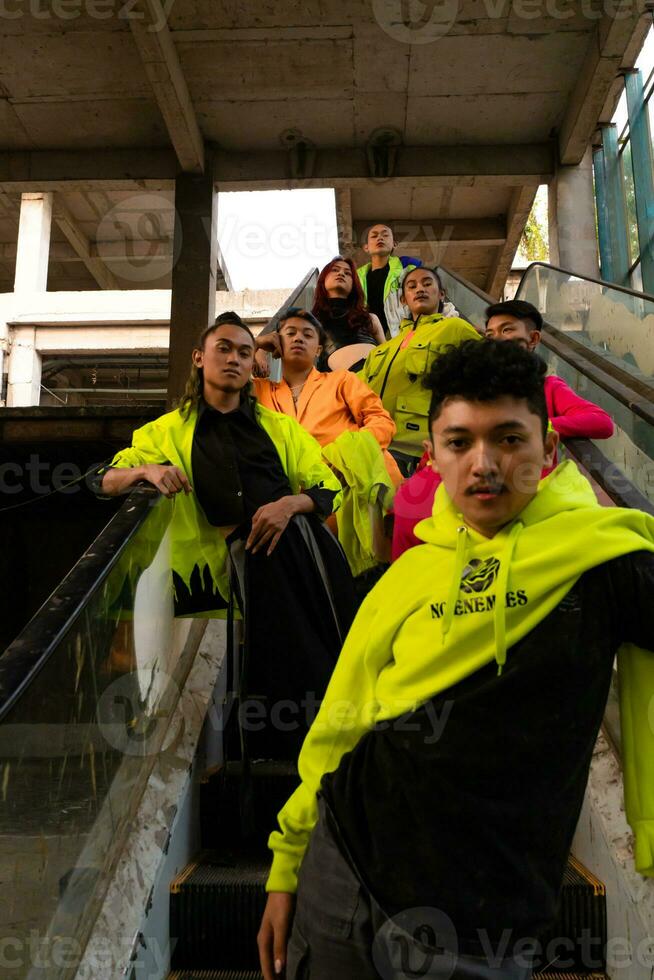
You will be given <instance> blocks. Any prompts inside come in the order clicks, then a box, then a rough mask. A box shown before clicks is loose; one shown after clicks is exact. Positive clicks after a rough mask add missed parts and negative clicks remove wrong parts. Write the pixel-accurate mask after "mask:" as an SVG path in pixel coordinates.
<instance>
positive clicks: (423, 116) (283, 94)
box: [0, 0, 648, 291]
mask: <svg viewBox="0 0 654 980" xmlns="http://www.w3.org/2000/svg"><path fill="white" fill-rule="evenodd" d="M34 6H35V5H34V4H24V5H18V7H17V8H16V9H17V11H18V15H17V16H7V17H4V18H2V20H1V21H0V35H3V37H2V46H3V61H2V65H1V66H0V92H2V97H1V98H0V132H1V133H2V144H1V149H0V290H2V289H7V288H10V284H11V281H12V274H13V262H14V257H13V255H12V253H11V249H9V250H8V251H7V252H5V249H4V247H3V246H5V245H6V246H11V245H12V244H14V243H15V233H16V228H15V224H16V211H15V208H16V195H17V194H18V193H20V191H25V190H35V191H54V192H56V193H57V194H60V195H62V200H63V203H64V205H65V206H66V207H67V208H68V210H69V212H70V214H71V215H72V218H73V219H74V221H75V222H76V223H77V224H78V226H79V229H80V232H81V233H82V234H83V236H85V238H86V240H87V241H88V243H89V249H90V253H91V254H90V259H91V271H89V262H88V258H89V257H88V256H87V261H86V262H85V261H84V255H82V256H81V257H80V255H79V250H78V259H77V260H75V259H73V260H72V261H71V255H70V250H69V248H68V245H69V239H67V237H66V236H65V235H64V234H62V233H61V231H60V230H59V229H58V230H57V231H56V233H55V235H54V236H53V244H54V245H56V246H66V248H65V249H64V250H63V252H60V254H61V255H62V258H61V260H59V259H57V258H56V254H55V253H53V257H52V262H51V265H50V286H51V288H94V287H96V286H97V283H96V279H97V277H98V275H99V276H100V279H104V275H103V272H102V270H101V269H100V268H99V266H98V265H97V262H96V258H97V256H96V255H95V254H94V252H93V250H94V248H95V247H97V248H98V252H99V253H100V255H99V257H100V258H101V259H102V248H101V245H102V243H103V242H108V243H109V244H110V243H111V241H112V237H119V238H120V236H121V232H120V230H119V229H120V227H123V226H124V221H123V226H121V225H120V221H121V220H123V219H121V218H119V219H118V225H116V223H115V222H114V221H113V219H114V218H116V208H117V207H118V208H119V209H120V208H121V207H122V204H123V202H124V195H125V194H128V195H131V196H132V197H133V199H134V200H133V201H132V204H131V205H130V207H131V210H132V212H133V215H138V216H140V217H142V216H143V215H151V216H154V217H153V219H152V220H151V221H146V222H143V221H140V222H139V221H137V220H134V221H133V222H132V223H131V225H130V221H127V224H128V226H129V234H128V235H127V236H126V237H125V241H129V242H132V243H134V247H135V248H140V247H142V245H143V242H148V241H151V242H153V243H154V244H153V246H152V247H153V251H156V252H157V253H158V255H159V258H158V259H157V262H158V265H157V266H156V268H155V267H154V264H153V269H152V271H153V275H152V277H151V278H150V279H149V280H148V282H147V283H142V284H141V285H138V284H137V283H135V282H133V281H130V279H129V275H127V273H128V269H126V265H129V263H126V261H125V259H121V258H118V259H116V257H115V256H114V257H113V258H112V256H111V254H107V256H106V263H107V266H108V268H109V270H110V272H111V274H112V275H113V276H115V277H116V279H117V281H118V282H119V283H120V285H124V286H125V287H126V288H144V287H145V288H149V287H155V288H156V287H159V288H161V287H167V286H169V285H170V274H171V256H170V246H169V245H168V247H167V246H166V241H168V242H170V241H171V240H172V237H171V236H172V225H171V223H170V222H171V215H172V183H173V181H174V179H175V176H176V172H177V169H178V168H181V169H183V170H187V171H196V172H199V171H201V170H202V168H203V167H204V162H205V154H206V149H207V146H208V145H209V144H212V143H213V144H214V145H215V146H216V147H218V148H219V155H222V162H221V167H220V168H219V175H218V181H219V186H220V187H221V188H222V189H227V188H231V189H237V188H240V189H243V190H245V189H248V188H253V187H259V188H263V187H292V186H305V187H306V186H334V187H337V188H339V189H342V190H348V189H351V191H352V196H351V202H350V207H349V208H348V207H345V208H343V207H339V215H340V217H341V220H342V221H345V222H346V224H345V225H344V226H343V228H342V229H341V243H346V242H347V241H349V240H350V239H349V237H348V228H349V224H348V222H350V221H354V222H358V221H361V222H364V223H366V222H368V223H369V222H371V221H373V220H380V219H381V220H386V219H387V218H396V219H399V218H401V219H413V218H416V219H418V220H419V221H420V220H422V219H426V218H428V219H429V220H430V222H431V221H433V220H436V219H437V220H439V221H440V220H442V221H445V222H457V221H460V220H463V219H465V218H471V219H477V220H481V219H493V220H494V219H500V220H501V221H503V222H504V225H505V227H506V232H507V237H506V242H504V243H503V244H500V245H498V244H495V243H494V242H493V240H488V241H485V243H484V244H480V245H479V246H476V247H475V248H474V249H465V248H462V247H460V246H459V245H458V244H456V243H455V242H454V241H453V243H452V244H448V243H447V241H446V243H445V245H444V246H443V244H442V240H441V239H439V240H438V241H439V243H440V244H439V248H440V251H441V252H442V261H443V262H445V263H446V264H447V265H449V266H450V267H452V268H453V269H454V270H455V271H458V272H460V273H462V274H463V275H464V276H465V277H466V278H468V279H470V280H471V281H473V282H475V283H477V284H478V285H480V286H482V287H488V286H489V284H490V285H492V286H493V287H494V291H495V286H496V284H497V283H498V282H499V279H501V276H502V275H503V273H504V271H505V270H506V269H508V266H509V265H510V259H511V255H510V254H509V253H510V252H511V247H512V242H513V241H514V240H517V238H519V234H520V231H521V227H520V222H521V221H522V220H523V209H522V208H520V207H515V202H516V199H517V196H519V195H522V194H523V193H524V192H525V191H526V189H527V188H528V187H532V186H533V187H535V185H536V184H537V183H539V182H542V181H549V180H550V179H551V178H552V177H553V175H554V173H555V164H556V163H557V162H558V161H560V162H562V163H564V164H576V163H579V161H581V160H582V158H583V155H584V153H585V151H586V148H587V146H588V144H589V142H590V141H591V139H592V137H593V133H594V130H595V128H596V126H597V124H598V122H601V121H606V120H608V119H609V118H610V116H611V112H612V108H613V106H614V105H615V102H616V100H617V98H618V96H619V93H620V86H621V85H622V81H621V78H620V72H621V70H622V69H624V68H628V67H631V66H632V65H633V63H634V60H635V57H636V55H637V52H638V47H639V44H640V42H641V41H642V38H643V36H644V32H645V30H646V29H647V26H648V20H647V16H646V15H645V11H644V3H643V2H634V3H630V4H613V3H607V2H605V0H586V2H585V3H583V4H580V3H577V2H573V0H557V2H556V3H551V2H549V0H460V2H454V3H451V4H434V5H430V4H428V5H420V4H412V5H408V4H401V3H400V2H399V0H354V2H352V3H349V4H343V3H340V2H337V0H306V2H299V0H292V2H288V3H284V4H279V3H274V2H273V0H264V2H257V3H237V2H236V0H219V2H217V0H176V2H175V3H173V4H170V3H164V2H162V0H149V2H148V3H147V4H145V3H143V2H142V0H138V2H136V3H135V4H127V3H123V2H122V0H116V2H115V3H114V4H104V3H103V4H94V3H93V2H92V0H80V2H79V4H78V5H77V6H76V5H75V3H74V2H73V4H72V5H71V4H70V3H67V4H66V5H65V8H66V10H65V15H62V14H58V13H57V10H58V8H57V5H55V4H49V3H48V4H45V3H44V4H41V5H40V6H39V5H36V6H38V11H37V14H38V16H37V15H35V14H34V13H33V10H34ZM61 6H62V7H63V6H64V5H61ZM96 8H97V9H96ZM404 8H409V17H414V18H416V19H415V20H414V21H411V20H409V21H407V22H404V21H403V16H402V11H403V9H404ZM12 9H13V8H12ZM98 11H99V12H98ZM421 11H422V12H423V13H425V11H426V13H425V16H424V18H423V20H421V19H420V17H421ZM405 12H406V11H405ZM166 14H167V22H166ZM143 15H147V16H146V17H144V16H143ZM151 26H154V28H155V30H154V31H153V32H149V31H148V28H149V27H151ZM376 140H378V141H380V142H381V144H388V143H389V142H390V143H391V144H393V145H394V146H395V148H394V149H393V150H392V151H386V150H384V149H383V148H382V149H381V151H380V150H379V148H378V149H374V147H373V144H375V141H376ZM503 148H504V150H505V151H507V152H503ZM539 148H540V149H539ZM548 148H549V149H550V150H551V151H552V152H551V153H550V159H549V161H548V162H547V164H546V165H544V164H541V165H539V166H534V158H535V157H537V156H538V155H539V154H540V155H541V156H542V155H543V151H544V150H545V154H544V155H545V156H546V155H547V152H546V151H547V149H548ZM525 151H527V152H526V153H525ZM526 157H531V158H532V160H531V163H528V161H527V159H526ZM527 164H528V165H527ZM454 188H456V189H457V191H459V193H457V194H456V195H455V196H454V197H452V198H448V193H449V192H450V191H451V190H452V189H454ZM489 188H492V192H493V193H494V194H495V200H494V201H489V195H488V190H489ZM418 190H419V191H420V193H419V194H418V195H417V196H418V198H419V202H416V204H415V207H414V205H413V203H412V202H409V203H408V204H407V203H406V201H405V203H404V204H403V206H402V208H401V210H397V207H398V205H397V204H396V203H395V201H394V198H395V197H397V198H398V199H399V197H400V196H402V195H403V194H406V193H408V194H409V196H410V195H412V194H413V192H414V191H416V192H417V191H418ZM444 192H445V193H444ZM152 193H154V194H157V195H159V196H160V198H161V200H160V201H159V202H158V204H157V203H155V202H152V201H149V202H146V201H145V200H144V199H143V198H144V197H145V196H147V195H148V194H152ZM389 198H391V202H390V203H389ZM107 218H109V220H108V221H107V220H105V219H107ZM105 226H107V227H105ZM112 229H113V230H112ZM123 233H124V227H123ZM74 238H75V241H80V240H81V241H82V245H83V243H84V239H80V238H79V236H74ZM424 246H425V242H424V240H423V241H422V242H421V241H420V239H417V240H416V243H415V245H413V243H412V242H411V241H408V242H407V251H409V252H414V253H415V254H419V255H422V252H423V249H424ZM341 247H344V245H343V244H342V246H341ZM73 250H74V249H73ZM111 250H112V249H111V246H110V248H109V250H108V251H109V253H110V252H111ZM427 250H428V249H427ZM83 251H84V248H82V252H83ZM432 251H433V250H432ZM424 257H425V258H427V257H428V256H427V255H425V256H424ZM94 270H95V271H94ZM155 273H156V275H155ZM253 285H255V284H253ZM501 285H502V283H499V287H500V288H501Z"/></svg>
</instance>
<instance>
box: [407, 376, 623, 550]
mask: <svg viewBox="0 0 654 980" xmlns="http://www.w3.org/2000/svg"><path fill="white" fill-rule="evenodd" d="M545 401H546V402H547V413H548V415H549V417H550V422H551V423H552V426H553V427H554V429H555V430H556V431H557V432H558V433H559V435H560V436H562V437H563V438H564V439H569V438H578V439H608V438H609V437H610V436H612V435H613V420H612V419H611V416H610V415H607V413H606V412H605V411H604V409H602V408H599V407H598V406H597V405H594V404H593V403H592V402H589V401H586V399H585V398H580V397H579V395H577V394H575V392H574V391H573V390H572V388H571V387H570V386H569V385H567V384H566V383H565V381H564V380H563V379H562V378H557V376H556V375H554V374H553V375H550V376H548V377H547V378H545ZM423 462H425V463H427V465H425V466H424V467H423V468H422V469H419V470H417V472H415V473H414V474H413V476H412V477H411V478H410V479H409V480H406V481H405V482H404V483H403V484H402V486H401V487H400V488H399V490H398V491H397V493H396V494H395V500H394V502H393V512H394V518H395V519H394V523H393V544H392V548H391V561H395V559H396V558H399V557H400V555H401V554H403V552H405V551H407V550H408V549H409V548H413V547H415V546H416V545H417V544H422V541H420V540H419V539H418V538H417V537H416V536H415V534H414V533H413V529H414V527H415V526H416V524H417V523H418V521H422V520H424V519H425V517H429V516H430V515H431V511H432V507H433V506H434V497H435V495H436V490H437V489H438V486H439V484H440V482H441V478H440V474H439V473H434V471H433V470H432V468H431V466H429V465H428V457H427V454H426V453H425V455H424V456H423V458H422V459H421V461H420V463H421V464H422V463H423ZM556 462H557V461H556V458H555V460H554V466H556ZM550 472H551V469H548V470H543V476H547V474H548V473H550Z"/></svg>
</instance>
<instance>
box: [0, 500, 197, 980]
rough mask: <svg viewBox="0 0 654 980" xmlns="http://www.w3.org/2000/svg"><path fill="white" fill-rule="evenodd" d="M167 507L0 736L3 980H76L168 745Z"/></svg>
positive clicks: (144, 528) (180, 629) (172, 687)
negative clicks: (156, 762)
mask: <svg viewBox="0 0 654 980" xmlns="http://www.w3.org/2000/svg"><path fill="white" fill-rule="evenodd" d="M173 507H174V502H173V501H172V500H165V499H164V498H160V499H159V500H157V501H156V502H155V503H154V505H153V506H152V507H151V509H150V510H149V512H148V515H147V517H146V519H145V521H144V522H143V524H142V525H141V527H140V528H139V529H138V531H136V533H135V534H134V535H133V536H132V538H131V539H130V540H129V542H128V543H127V545H126V546H125V548H124V550H123V551H122V554H121V555H120V557H119V559H118V561H117V562H116V564H115V565H114V567H113V569H112V570H111V572H110V573H109V575H108V577H107V578H106V579H105V580H104V582H102V583H101V584H100V585H98V587H97V589H96V590H95V591H94V592H93V594H92V597H91V599H90V601H88V602H87V603H86V604H85V606H84V608H83V609H81V610H80V612H79V613H78V614H77V616H76V618H75V619H74V621H73V622H72V624H71V626H70V628H69V630H68V632H67V634H66V635H65V637H64V639H63V640H62V641H61V642H60V643H59V645H58V646H57V647H56V649H55V650H54V652H53V653H52V655H51V656H50V658H49V659H48V661H47V663H46V664H45V666H44V667H43V668H42V670H41V671H40V673H39V674H38V675H37V676H36V677H35V678H34V679H33V681H32V683H31V684H30V685H29V687H28V688H27V690H26V691H25V693H24V694H23V695H22V696H21V697H20V699H19V700H18V702H17V703H16V704H15V706H14V707H13V708H12V709H11V710H10V712H9V713H8V714H7V716H6V717H5V718H4V720H3V721H2V723H0V786H1V790H0V862H1V864H0V867H1V868H2V883H3V886H4V887H2V889H1V890H0V894H1V898H0V902H1V905H0V929H1V933H2V937H3V939H5V942H6V941H7V940H11V955H10V957H9V959H10V960H11V962H10V963H9V962H8V963H7V964H5V965H4V967H3V971H2V976H3V977H5V976H6V977H8V978H14V977H15V978H17V980H18V978H23V977H29V978H32V977H34V978H36V977H39V978H41V977H42V978H48V980H59V978H61V980H63V978H64V977H68V976H71V975H73V974H74V972H75V971H74V964H75V963H76V962H77V961H78V959H79V956H80V954H81V953H82V951H83V948H84V945H85V942H86V939H87V937H88V934H89V931H90V929H91V926H92V924H93V921H94V919H95V916H96V915H97V911H98V908H99V903H100V901H101V899H102V895H103V893H104V888H105V887H106V883H107V878H108V874H109V872H110V871H111V869H112V868H113V866H114V865H115V863H116V861H117V859H118V855H119V853H120V850H121V845H122V842H123V840H124V837H125V834H126V832H127V830H128V829H129V824H130V820H131V819H132V817H133V815H134V812H135V808H136V806H137V804H138V800H139V798H140V795H141V793H142V790H143V787H144V786H145V783H146V781H147V778H148V774H149V772H150V769H151V765H152V761H153V757H154V755H155V754H156V753H157V752H158V751H159V750H160V749H161V747H162V742H163V740H164V739H166V738H168V737H170V736H169V734H167V730H168V720H169V718H170V713H171V711H172V709H173V708H174V706H175V704H176V703H177V699H178V697H179V692H180V687H181V685H182V683H183V676H184V671H185V670H186V669H188V667H187V665H186V664H185V655H184V653H183V651H184V642H185V637H186V634H187V633H188V621H176V620H175V619H174V608H173V593H172V578H171V569H170V558H169V551H170V541H169V534H168V532H167V530H166V529H167V526H168V524H169V521H170V518H171V516H172V509H173ZM44 609H45V607H44ZM44 620H45V621H46V625H45V626H44V645H46V644H47V643H48V635H47V616H44Z"/></svg>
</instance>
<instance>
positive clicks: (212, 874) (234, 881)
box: [170, 853, 270, 970]
mask: <svg viewBox="0 0 654 980" xmlns="http://www.w3.org/2000/svg"><path fill="white" fill-rule="evenodd" d="M269 868H270V860H269V859H268V858H267V857H266V858H263V859H262V860H257V859H253V858H251V857H250V858H247V857H245V858H242V859H238V860H237V859H234V860H232V861H227V860H226V859H225V858H224V857H221V858H218V857H217V856H216V855H215V854H211V853H204V854H202V855H200V858H199V859H198V861H196V862H195V863H194V864H192V865H190V866H189V867H188V868H187V869H186V870H185V871H183V872H182V874H181V875H180V876H179V877H178V878H177V879H176V880H175V881H174V882H173V884H172V885H171V896H170V928H171V938H172V939H173V940H174V941H175V943H176V945H175V951H174V954H173V966H175V967H177V968H178V969H179V968H180V967H183V966H184V967H187V968H189V967H198V968H200V967H204V968H208V967H211V966H215V965H216V964H220V966H221V968H223V969H225V968H227V967H229V968H231V969H236V968H238V969H245V970H248V969H250V970H253V969H256V967H257V966H258V955H257V945H256V935H257V932H258V929H259V923H260V921H261V916H262V914H263V910H264V906H265V904H266V893H265V890H264V885H265V882H266V878H267V876H268V871H269Z"/></svg>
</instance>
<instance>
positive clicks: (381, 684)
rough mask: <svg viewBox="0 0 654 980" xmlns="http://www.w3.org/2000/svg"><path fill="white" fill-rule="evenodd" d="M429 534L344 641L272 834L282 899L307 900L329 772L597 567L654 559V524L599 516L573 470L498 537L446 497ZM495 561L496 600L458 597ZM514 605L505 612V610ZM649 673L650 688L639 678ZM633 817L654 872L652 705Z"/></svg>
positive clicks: (630, 796) (421, 530)
mask: <svg viewBox="0 0 654 980" xmlns="http://www.w3.org/2000/svg"><path fill="white" fill-rule="evenodd" d="M416 533H417V534H418V536H419V537H421V538H422V539H423V540H424V541H425V542H426V544H425V545H424V546H421V547H417V548H412V549H410V550H409V551H407V552H406V553H405V554H404V555H403V556H402V557H401V558H400V559H399V560H398V561H397V562H396V563H395V564H394V565H392V566H391V568H390V569H389V571H388V572H387V573H386V575H385V576H384V577H383V578H382V579H381V581H380V582H379V583H378V584H377V586H376V587H375V588H374V589H373V590H372V592H371V593H370V594H369V596H368V597H367V599H366V600H365V602H364V603H363V605H362V606H361V609H360V611H359V614H358V615H357V617H356V619H355V621H354V623H353V625H352V628H351V630H350V633H349V634H348V637H347V639H346V641H345V645H344V647H343V651H342V653H341V656H340V658H339V660H338V663H337V665H336V669H335V671H334V674H333V676H332V679H331V681H330V684H329V687H328V689H327V692H326V695H325V698H324V701H323V703H322V706H321V709H320V711H319V713H318V716H317V718H316V720H315V722H314V724H313V726H312V727H311V729H310V731H309V734H308V735H307V738H306V740H305V742H304V745H303V747H302V751H301V753H300V759H299V771H300V776H301V779H302V782H301V784H300V786H299V787H298V789H297V790H296V792H295V793H294V794H293V796H291V798H290V799H289V801H288V802H287V804H286V806H285V807H284V808H283V809H282V811H281V812H280V814H279V824H280V828H281V832H280V831H275V832H273V833H272V834H271V836H270V841H269V845H270V847H271V849H272V851H273V864H272V869H271V873H270V877H269V879H268V883H267V889H268V890H269V891H286V892H294V891H295V889H296V885H297V873H298V869H299V866H300V864H301V862H302V858H303V855H304V851H305V849H306V846H307V842H308V839H309V836H310V833H311V830H312V828H313V826H314V824H315V822H316V819H317V799H316V793H317V791H318V789H319V787H320V783H321V780H322V777H323V775H324V774H325V773H328V772H333V771H334V770H336V769H337V768H338V765H339V763H340V761H341V759H342V757H343V755H344V754H345V753H346V752H349V751H350V750H351V749H353V748H354V746H355V745H356V744H357V743H358V741H359V740H360V738H361V737H362V736H363V735H364V734H365V733H366V732H367V731H369V730H370V729H371V728H372V727H373V725H375V724H376V723H378V722H381V721H385V720H390V719H393V718H397V717H399V716H401V715H403V714H404V713H406V712H409V711H413V710H415V709H416V708H418V707H419V706H420V705H422V704H424V703H425V702H426V701H428V700H429V699H430V698H432V697H433V696H434V695H436V694H438V693H439V692H442V691H445V690H447V689H448V688H450V687H452V686H453V685H454V684H456V683H458V682H459V681H461V680H463V678H465V677H468V676H469V675H471V674H473V673H474V672H475V671H478V670H480V669H481V668H482V667H484V666H485V665H487V664H489V663H491V662H492V661H493V660H494V659H495V660H496V661H497V663H498V665H499V666H498V669H501V665H502V664H503V663H504V662H505V660H506V652H507V650H508V649H509V648H511V647H512V646H514V644H516V643H518V642H519V641H520V640H521V639H522V638H523V637H524V636H526V635H527V634H528V633H529V632H530V631H531V630H532V629H534V627H536V626H537V625H538V624H539V623H540V622H541V621H542V620H543V619H544V618H545V617H546V616H547V615H548V614H549V613H550V612H552V610H553V609H555V608H556V606H558V604H559V603H560V601H561V600H562V599H563V597H564V596H565V595H566V594H567V593H568V592H569V591H570V589H571V588H572V586H573V585H574V584H575V582H576V581H577V579H578V578H579V577H580V576H581V575H582V574H583V573H584V572H586V571H587V570H588V569H590V568H593V567H595V566H597V565H601V564H603V563H604V562H606V561H609V560H611V559H613V558H617V557H619V556H620V555H625V554H628V553H630V552H633V551H641V550H646V551H652V552H654V519H652V518H651V517H648V516H647V515H646V514H643V513H641V512H639V511H631V510H624V509H618V508H603V507H600V506H599V504H598V503H597V501H596V499H595V495H594V493H593V491H592V488H591V487H590V484H589V483H588V481H587V480H586V479H585V478H584V477H583V476H581V474H580V473H579V471H578V470H577V468H576V467H575V466H574V464H573V463H570V462H566V463H562V464H561V465H560V466H559V467H557V469H556V470H555V471H554V472H553V473H551V474H550V475H549V476H548V477H547V478H546V479H544V480H543V481H542V482H541V484H540V486H539V490H538V493H537V494H536V496H535V497H534V498H533V500H532V501H531V502H530V503H529V504H528V505H527V507H525V508H524V510H523V511H522V512H521V513H520V515H519V517H518V518H516V520H514V521H513V522H512V523H511V524H510V525H508V526H507V527H505V528H503V529H502V530H501V531H500V532H499V533H498V534H496V535H495V537H494V538H492V539H488V538H485V537H482V536H481V535H480V534H478V533H477V532H475V531H473V530H472V529H470V528H468V527H467V526H466V525H465V524H464V522H463V518H462V516H461V515H460V514H457V513H456V511H455V510H454V507H453V505H452V503H451V501H450V499H449V497H448V496H447V493H446V490H445V487H444V485H441V486H440V487H439V489H438V491H437V494H436V498H435V501H434V511H433V516H432V517H431V518H428V519H427V520H426V521H422V522H421V523H420V524H418V526H417V528H416ZM473 558H475V559H479V560H480V561H483V562H486V568H487V569H488V568H489V567H491V568H492V569H493V576H494V578H493V582H492V585H491V587H490V588H489V589H487V590H486V591H484V593H483V594H474V595H468V594H462V595H461V596H460V595H459V590H460V585H461V575H462V572H463V570H464V568H465V567H466V565H468V564H469V563H470V561H471V559H473ZM500 599H501V601H500ZM632 652H633V648H629V649H628V650H626V651H625V655H623V656H622V658H621V660H622V664H621V666H622V669H623V672H626V674H627V675H628V676H629V677H630V679H631V682H632V686H633V684H635V683H637V684H638V686H639V690H640V697H641V701H642V702H646V700H647V698H646V694H647V693H649V695H651V694H652V693H654V657H652V656H651V655H649V656H646V655H645V654H643V653H640V654H639V655H638V656H636V657H632V656H631V653H632ZM636 672H637V677H635V676H634V675H635V673H636ZM623 710H625V716H624V720H627V721H628V725H629V726H630V732H626V733H625V734H626V735H627V738H626V739H625V742H624V747H625V752H626V753H633V751H634V749H635V748H637V750H638V751H637V756H636V757H635V758H631V759H630V761H629V762H627V761H625V797H626V802H627V813H628V817H629V819H630V822H631V824H632V827H633V829H634V832H635V834H636V840H637V844H636V849H637V870H639V871H640V872H641V873H643V874H654V860H653V858H654V732H652V730H651V729H650V727H649V725H648V723H647V713H646V711H645V713H644V714H643V704H642V703H641V704H640V705H638V704H637V703H635V702H634V704H633V705H625V707H624V709H623Z"/></svg>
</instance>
